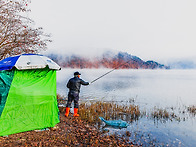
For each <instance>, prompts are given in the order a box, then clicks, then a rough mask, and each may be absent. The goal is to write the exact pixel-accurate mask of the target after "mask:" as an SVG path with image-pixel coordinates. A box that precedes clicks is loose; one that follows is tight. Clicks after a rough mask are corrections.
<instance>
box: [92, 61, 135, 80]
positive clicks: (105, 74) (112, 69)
mask: <svg viewBox="0 0 196 147" xmlns="http://www.w3.org/2000/svg"><path fill="white" fill-rule="evenodd" d="M131 60H133V59H131ZM131 60H128V61H127V62H125V63H123V64H121V65H119V66H117V67H115V68H114V69H112V70H110V71H108V72H107V73H105V74H103V75H101V76H100V77H98V78H96V79H94V80H93V81H91V82H90V83H91V84H92V83H94V82H95V81H97V80H99V79H101V78H102V77H104V76H106V75H107V74H109V73H111V72H113V71H114V70H116V69H118V68H119V67H121V66H123V65H125V64H127V63H128V62H130V61H131Z"/></svg>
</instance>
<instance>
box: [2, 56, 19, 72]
mask: <svg viewBox="0 0 196 147" xmlns="http://www.w3.org/2000/svg"><path fill="white" fill-rule="evenodd" d="M19 57H20V56H15V57H8V58H6V59H4V60H2V61H0V71H1V70H10V69H12V68H13V66H14V65H15V63H16V61H17V60H18V58H19Z"/></svg>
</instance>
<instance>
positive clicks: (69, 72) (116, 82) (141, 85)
mask: <svg viewBox="0 0 196 147" xmlns="http://www.w3.org/2000/svg"><path fill="white" fill-rule="evenodd" d="M75 71H79V72H81V74H82V75H81V78H82V79H83V80H85V81H89V82H90V81H93V80H94V79H96V78H97V77H99V76H101V75H103V74H105V73H106V72H108V71H110V69H62V70H61V71H58V72H57V93H59V94H61V95H64V97H67V93H68V89H67V88H66V84H67V82H68V80H69V78H71V77H73V73H74V72H75ZM80 100H83V101H90V100H91V101H97V100H102V101H116V102H118V103H126V102H130V101H131V102H134V104H136V105H139V107H140V109H141V110H145V111H149V112H150V111H152V110H153V109H154V107H156V108H163V109H166V108H167V109H168V110H169V109H170V108H172V110H173V108H174V109H175V113H179V112H180V111H182V110H180V109H184V108H185V107H188V106H191V105H196V70H132V69H130V70H124V69H123V70H115V71H113V72H111V73H110V74H108V75H106V76H104V77H103V78H101V79H99V80H97V81H96V82H94V83H92V84H91V85H89V86H82V87H81V93H80ZM179 115H180V116H181V117H182V118H184V119H185V118H186V119H185V121H167V122H164V123H163V122H160V121H157V122H155V121H154V120H152V119H149V118H148V116H147V117H143V118H141V119H139V120H138V121H137V122H133V123H132V124H130V126H129V127H128V128H126V129H121V130H118V129H110V132H113V133H118V132H120V133H121V134H123V132H126V131H127V130H128V131H130V132H132V134H134V135H131V136H130V138H131V139H132V140H134V142H135V143H138V144H143V145H145V143H146V145H147V146H148V145H149V143H150V142H151V141H152V140H153V141H155V140H156V144H155V146H163V144H164V145H168V146H196V119H195V116H191V115H190V114H187V113H183V114H181V113H179Z"/></svg>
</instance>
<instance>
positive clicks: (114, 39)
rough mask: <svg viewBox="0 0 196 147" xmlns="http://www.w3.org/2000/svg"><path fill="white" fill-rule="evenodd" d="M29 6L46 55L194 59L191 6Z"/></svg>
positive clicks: (43, 0)
mask: <svg viewBox="0 0 196 147" xmlns="http://www.w3.org/2000/svg"><path fill="white" fill-rule="evenodd" d="M31 1H32V2H31V4H30V8H31V14H30V15H29V16H30V17H31V18H32V19H33V20H34V21H35V22H36V26H41V27H43V28H44V31H45V32H47V33H51V34H52V40H53V42H52V43H50V44H49V50H50V51H55V52H56V51H58V52H69V53H70V52H73V53H78V54H82V55H84V54H87V55H88V54H91V53H94V54H96V53H98V52H103V51H104V50H108V49H112V50H116V51H124V52H128V53H130V54H132V55H135V56H138V57H140V58H142V59H144V60H148V59H153V60H166V59H168V58H172V57H174V58H182V57H183V58H187V57H196V0H31Z"/></svg>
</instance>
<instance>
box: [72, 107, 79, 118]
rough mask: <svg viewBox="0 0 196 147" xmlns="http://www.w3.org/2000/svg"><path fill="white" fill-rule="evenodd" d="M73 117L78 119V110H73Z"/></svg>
mask: <svg viewBox="0 0 196 147" xmlns="http://www.w3.org/2000/svg"><path fill="white" fill-rule="evenodd" d="M73 116H74V117H78V116H79V114H78V108H74V115H73Z"/></svg>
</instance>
